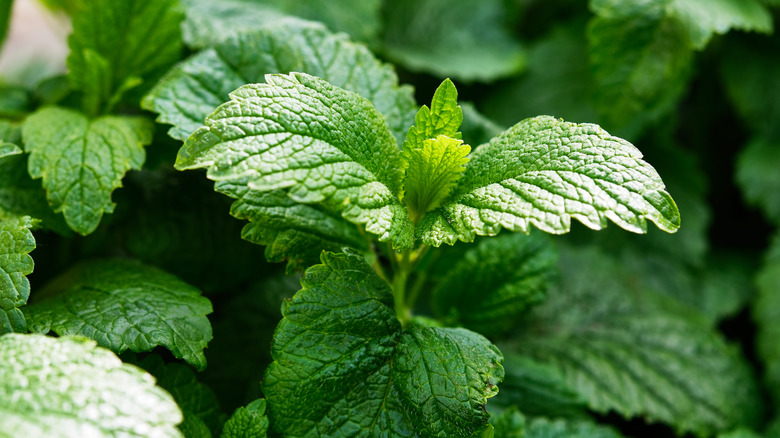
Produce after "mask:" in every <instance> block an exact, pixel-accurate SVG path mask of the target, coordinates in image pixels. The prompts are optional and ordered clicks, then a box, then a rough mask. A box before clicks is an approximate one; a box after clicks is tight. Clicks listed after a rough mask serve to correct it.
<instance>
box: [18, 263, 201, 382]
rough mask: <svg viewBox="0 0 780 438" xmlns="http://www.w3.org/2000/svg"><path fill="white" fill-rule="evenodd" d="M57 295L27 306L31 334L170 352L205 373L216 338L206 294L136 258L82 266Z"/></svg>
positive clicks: (118, 348)
mask: <svg viewBox="0 0 780 438" xmlns="http://www.w3.org/2000/svg"><path fill="white" fill-rule="evenodd" d="M64 278H65V279H66V280H64V281H60V282H57V283H55V285H53V286H52V288H56V289H54V290H55V291H56V292H55V293H54V294H53V295H51V296H47V297H46V298H44V299H41V300H38V301H36V302H35V303H33V304H32V305H30V306H28V307H27V311H26V312H25V313H26V314H27V315H26V316H27V324H28V325H29V327H30V331H33V332H39V333H48V332H49V331H54V332H55V333H57V334H58V335H60V336H63V335H81V336H86V337H88V338H92V339H94V340H96V341H97V342H98V344H99V345H101V346H103V347H106V348H109V349H111V350H113V351H114V352H116V353H121V352H123V351H125V350H127V349H129V350H131V351H135V352H142V351H151V350H152V349H153V348H154V347H156V346H163V347H165V348H167V349H169V350H170V351H171V352H172V353H173V355H174V356H176V357H177V358H180V359H184V360H186V361H187V362H189V363H190V364H192V365H193V366H195V367H196V368H198V369H199V370H202V369H204V368H205V367H206V358H205V357H204V356H203V349H204V348H206V344H207V343H208V341H209V340H211V325H210V324H209V321H208V319H207V318H206V315H208V314H209V313H211V311H212V309H211V303H210V302H209V300H208V299H206V298H203V297H201V296H200V291H198V290H197V289H195V288H193V287H192V286H189V285H187V284H186V283H184V282H182V281H181V280H179V279H178V278H176V277H174V276H172V275H170V274H167V273H165V272H163V271H160V270H158V269H156V268H153V267H150V266H146V265H143V264H141V263H138V262H133V261H130V260H121V259H116V260H102V261H94V262H91V263H85V264H82V265H79V266H77V267H76V268H74V269H73V270H71V271H69V272H68V273H66V274H65V277H64Z"/></svg>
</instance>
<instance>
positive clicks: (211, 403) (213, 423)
mask: <svg viewBox="0 0 780 438" xmlns="http://www.w3.org/2000/svg"><path fill="white" fill-rule="evenodd" d="M134 363H135V365H138V366H139V367H141V368H143V369H145V370H146V371H148V372H149V373H150V374H151V375H153V376H154V377H155V378H156V379H157V385H158V386H159V387H161V388H163V389H165V390H166V391H168V392H169V393H170V394H171V395H172V396H173V398H174V399H175V400H176V404H177V405H179V408H180V409H181V410H182V413H183V414H184V422H185V423H187V420H188V418H192V419H193V420H190V421H191V422H192V423H199V424H203V425H204V426H206V428H205V432H206V433H207V434H209V433H210V434H211V435H212V436H219V432H220V431H221V430H222V423H223V422H224V419H223V418H222V413H221V412H220V409H219V402H218V401H217V397H216V395H214V392H213V391H212V390H211V388H209V387H208V386H206V385H204V384H202V383H200V382H198V380H197V378H196V377H195V373H194V372H193V371H192V369H191V368H189V367H188V366H186V365H184V364H180V363H176V362H171V363H168V364H166V363H164V362H163V360H162V358H161V357H160V356H158V355H155V354H151V355H149V356H147V357H145V358H143V359H142V360H140V361H137V362H136V361H134ZM196 427H197V426H196ZM179 429H181V430H182V431H183V432H184V435H185V436H188V437H196V438H199V437H201V436H203V435H196V434H192V433H187V431H185V430H184V424H182V425H180V426H179Z"/></svg>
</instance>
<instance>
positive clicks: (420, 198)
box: [401, 79, 471, 222]
mask: <svg viewBox="0 0 780 438" xmlns="http://www.w3.org/2000/svg"><path fill="white" fill-rule="evenodd" d="M461 122H463V110H462V109H461V108H460V107H459V106H458V91H457V90H456V89H455V85H454V84H453V83H452V81H450V80H449V79H447V80H445V81H444V82H442V84H441V85H440V86H439V88H438V89H437V90H436V93H434V95H433V99H432V101H431V107H430V108H428V107H427V106H423V107H422V108H420V110H419V111H417V115H416V116H415V119H414V125H413V126H412V127H411V128H409V131H408V132H407V134H406V139H405V140H404V144H403V150H402V154H401V167H402V168H403V171H404V180H403V186H402V195H401V199H402V200H403V201H404V203H405V204H406V205H407V206H408V208H409V210H410V214H411V216H412V220H413V221H414V222H417V221H418V220H419V219H420V218H421V217H422V216H423V215H424V214H425V213H426V212H428V211H430V210H433V209H434V208H437V207H438V206H439V205H440V204H441V202H442V201H443V200H444V199H445V198H446V197H447V196H448V195H449V193H450V191H451V190H452V188H453V187H454V185H455V183H456V182H457V181H458V179H459V178H460V176H461V174H462V173H463V171H464V170H465V167H463V166H464V165H465V164H466V163H467V162H468V158H466V155H468V153H469V152H470V151H471V147H470V146H468V145H464V144H463V142H462V141H461V140H460V138H461V133H460V132H458V128H460V124H461Z"/></svg>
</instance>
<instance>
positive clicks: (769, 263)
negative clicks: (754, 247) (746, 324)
mask: <svg viewBox="0 0 780 438" xmlns="http://www.w3.org/2000/svg"><path fill="white" fill-rule="evenodd" d="M756 285H757V287H758V296H757V297H756V300H755V301H754V302H753V319H755V321H756V324H757V325H758V333H757V334H756V344H757V350H758V354H759V357H760V358H761V359H762V362H763V364H764V381H765V385H766V387H767V389H768V390H769V392H770V393H771V394H772V396H773V398H774V400H775V401H777V400H780V346H778V344H777V337H778V335H780V319H778V314H780V312H779V311H778V309H780V307H779V306H780V288H778V285H780V235H777V234H776V235H775V236H774V238H773V240H772V244H771V246H770V248H769V251H768V252H767V254H766V259H765V261H764V266H763V267H762V268H761V271H760V272H759V273H758V275H757V276H756Z"/></svg>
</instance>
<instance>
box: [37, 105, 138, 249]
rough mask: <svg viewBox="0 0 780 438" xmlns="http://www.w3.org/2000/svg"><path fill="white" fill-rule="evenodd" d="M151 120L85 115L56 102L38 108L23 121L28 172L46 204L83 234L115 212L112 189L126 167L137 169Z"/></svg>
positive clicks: (72, 227) (119, 181)
mask: <svg viewBox="0 0 780 438" xmlns="http://www.w3.org/2000/svg"><path fill="white" fill-rule="evenodd" d="M152 129H153V127H152V126H151V123H149V121H148V120H146V119H143V118H140V117H126V116H103V117H99V118H97V119H88V118H87V117H86V116H85V115H83V114H81V113H79V112H77V111H73V110H69V109H65V108H58V107H47V108H43V109H40V110H38V111H36V112H35V113H33V114H32V115H30V116H29V117H28V118H27V119H26V120H25V122H24V124H23V125H22V138H23V140H24V147H25V150H26V151H27V152H28V153H29V154H30V161H29V164H28V165H29V172H30V175H31V176H32V177H33V178H35V179H37V178H43V187H44V188H45V189H46V192H47V198H48V201H49V205H51V206H52V208H53V209H54V211H55V212H62V213H63V215H64V216H65V221H66V222H67V223H68V225H69V226H70V227H71V229H73V230H74V231H76V232H78V233H80V234H83V235H86V234H89V233H91V232H93V231H95V228H97V226H98V224H99V223H100V219H101V218H102V216H103V213H104V212H105V213H111V212H113V211H114V204H113V203H112V202H111V192H112V191H113V190H114V189H115V188H117V187H121V185H122V177H123V176H124V174H125V172H127V171H128V170H129V169H140V168H141V165H142V164H143V162H144V159H145V156H146V155H145V152H144V146H145V145H147V144H149V143H150V142H151V140H152Z"/></svg>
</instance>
